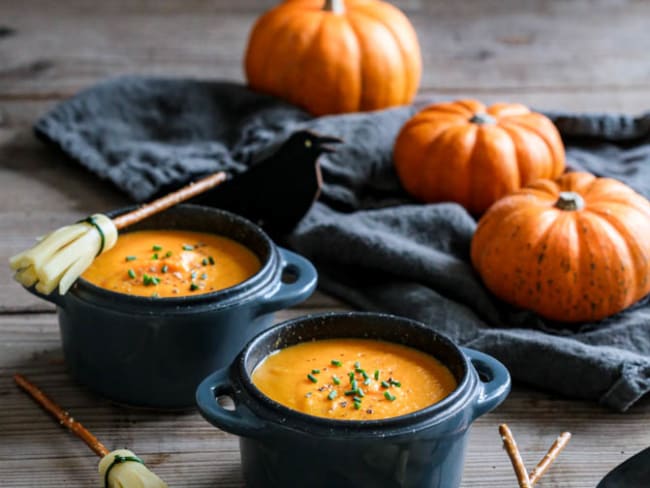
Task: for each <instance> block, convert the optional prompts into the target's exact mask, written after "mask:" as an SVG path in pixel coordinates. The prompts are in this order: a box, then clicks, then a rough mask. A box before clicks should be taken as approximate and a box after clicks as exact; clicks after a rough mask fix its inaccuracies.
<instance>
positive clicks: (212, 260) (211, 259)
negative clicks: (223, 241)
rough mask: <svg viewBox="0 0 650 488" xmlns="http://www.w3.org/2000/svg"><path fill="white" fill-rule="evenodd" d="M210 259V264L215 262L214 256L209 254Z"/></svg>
mask: <svg viewBox="0 0 650 488" xmlns="http://www.w3.org/2000/svg"><path fill="white" fill-rule="evenodd" d="M208 261H210V264H214V258H213V257H212V256H208Z"/></svg>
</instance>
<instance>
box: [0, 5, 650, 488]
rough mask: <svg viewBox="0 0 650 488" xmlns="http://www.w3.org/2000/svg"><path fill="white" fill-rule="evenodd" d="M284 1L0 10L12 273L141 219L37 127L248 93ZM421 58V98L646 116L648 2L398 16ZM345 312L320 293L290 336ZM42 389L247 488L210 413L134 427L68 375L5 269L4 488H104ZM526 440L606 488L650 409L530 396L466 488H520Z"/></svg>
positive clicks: (167, 465) (48, 333) (477, 444)
mask: <svg viewBox="0 0 650 488" xmlns="http://www.w3.org/2000/svg"><path fill="white" fill-rule="evenodd" d="M274 3H275V2H274V1H272V0H264V1H262V0H222V1H216V0H215V1H212V2H208V1H200V0H167V1H165V2H156V1H154V0H149V1H146V0H140V1H133V0H116V1H110V2H86V1H83V0H66V1H63V0H61V1H58V2H53V1H52V2H49V1H45V0H43V1H37V0H20V1H10V0H4V1H1V2H0V262H2V263H6V260H7V258H8V257H9V256H10V255H12V254H13V253H14V252H16V251H18V250H21V249H23V248H25V247H27V246H28V245H29V244H30V243H31V242H32V239H33V238H34V236H37V235H39V234H41V233H43V232H44V231H45V230H47V229H51V228H54V227H58V226H60V225H63V224H65V223H69V222H72V221H75V220H76V219H78V218H79V217H82V216H85V215H87V214H89V213H90V212H94V211H102V210H107V209H110V208H113V207H116V206H118V205H122V204H125V203H127V201H126V199H125V197H124V196H122V195H121V194H119V193H118V192H117V191H116V190H114V189H112V188H111V187H110V186H108V185H106V184H104V183H102V182H99V181H97V180H96V179H95V178H93V177H90V176H89V174H88V173H86V172H85V171H83V170H81V169H79V168H78V167H76V166H75V165H73V164H69V163H68V161H66V160H65V159H64V158H62V157H61V156H60V155H58V154H56V153H54V152H53V151H52V150H51V149H48V148H45V147H44V146H42V145H41V144H40V143H38V142H37V141H36V140H35V139H34V137H33V136H32V134H31V131H30V127H31V125H32V124H33V123H34V121H35V120H36V119H37V118H38V117H39V115H41V114H43V113H44V112H45V111H46V110H47V109H48V108H50V107H52V106H53V105H54V104H55V103H57V102H58V101H60V100H61V99H63V98H65V97H68V96H70V95H72V94H73V93H75V92H76V91H78V90H79V89H82V88H84V87H86V86H89V85H91V84H92V83H94V82H96V81H98V80H99V79H102V78H104V77H108V76H114V75H118V74H123V73H136V72H137V73H142V74H156V75H174V76H192V77H223V78H229V79H235V80H241V79H242V70H241V53H242V51H243V49H244V46H245V42H246V36H247V33H248V31H249V29H250V26H251V23H252V22H253V19H255V17H256V16H257V15H259V13H260V12H261V11H262V10H264V9H265V8H267V7H268V6H270V5H272V4H274ZM396 3H398V4H399V5H400V6H401V7H402V8H403V9H404V10H405V11H406V12H407V14H408V15H409V16H410V18H411V19H412V20H413V23H414V24H415V26H416V29H417V30H418V33H419V36H420V40H421V43H422V47H423V54H424V67H425V75H424V79H423V83H422V93H423V94H424V95H434V96H437V97H439V98H452V97H458V96H462V95H474V96H477V97H480V98H482V99H484V100H487V101H494V100H497V99H498V100H512V101H520V102H523V103H528V104H531V105H533V106H535V107H538V108H543V109H567V110H577V111H626V112H638V111H641V110H647V109H649V108H650V83H649V80H650V58H648V55H647V53H648V52H649V51H650V30H648V24H647V20H648V18H650V3H648V2H643V1H634V0H629V1H625V0H620V1H604V0H603V1H582V0H574V1H571V2H564V1H556V2H554V1H520V0H464V1H462V2H451V1H449V2H447V1H438V2H434V1H432V0H401V1H399V2H396ZM342 308H345V306H344V305H343V304H342V303H341V302H339V301H336V300H333V299H331V298H329V297H327V296H325V295H323V294H321V293H317V294H316V295H315V296H314V297H313V298H312V299H311V300H309V301H308V302H307V303H306V304H305V305H304V306H301V307H299V308H296V309H293V310H288V311H285V312H282V313H280V314H278V320H281V319H285V318H287V317H291V316H296V315H300V314H304V313H307V312H313V311H316V310H332V309H342ZM16 371H20V372H22V373H24V374H26V375H28V376H29V377H31V378H33V379H34V380H35V381H36V382H37V383H38V384H39V385H41V386H42V387H43V388H44V389H46V390H47V391H48V392H49V393H50V394H51V395H52V396H53V397H54V398H55V399H56V400H58V401H59V402H60V403H61V404H62V405H65V406H66V407H67V408H69V409H70V410H71V411H72V412H74V414H75V417H77V418H78V419H81V420H82V421H84V422H85V423H86V424H87V425H88V427H90V428H91V429H92V430H93V431H94V432H95V433H96V434H97V435H98V436H99V437H100V438H102V439H104V440H105V441H106V443H107V444H108V446H110V447H122V446H129V447H130V448H132V449H133V450H134V451H136V452H137V453H139V454H140V455H142V456H143V457H144V458H145V459H146V460H147V462H148V464H149V465H150V466H151V467H152V468H154V470H155V471H156V472H157V473H159V474H160V475H161V476H162V477H163V478H165V479H166V480H167V481H168V482H169V484H170V485H171V486H192V487H214V486H221V487H233V486H241V484H242V479H241V475H240V471H239V453H238V445H237V441H236V439H235V438H234V437H232V436H230V435H227V434H224V433H222V432H219V431H217V430H216V429H214V428H212V427H210V426H209V425H208V424H206V423H205V422H204V421H203V420H202V419H201V418H200V417H199V416H198V415H197V414H196V413H187V414H152V413H149V412H142V411H133V410H125V409H122V408H118V407H115V406H112V405H111V404H110V403H109V402H107V401H105V400H102V399H100V398H97V397H95V396H93V395H91V394H89V393H88V392H87V391H85V390H84V389H83V388H82V387H80V386H78V385H75V384H74V383H73V382H72V381H70V379H69V378H68V376H67V375H66V373H65V367H64V363H63V357H62V351H61V347H60V344H59V335H58V329H57V324H56V317H55V315H54V309H53V308H52V307H51V306H50V305H48V304H47V303H44V302H42V301H38V300H36V299H34V298H33V297H31V296H30V295H28V294H27V293H25V292H24V291H23V290H22V289H20V287H19V286H18V285H17V284H15V283H14V282H12V280H11V277H10V273H9V271H8V269H7V266H6V265H2V266H0V406H1V408H0V486H2V487H12V488H16V487H35V486H38V487H41V488H46V487H76V486H90V485H92V484H93V483H95V479H96V460H95V459H94V458H93V455H92V454H91V453H90V451H88V450H86V449H85V447H84V446H83V445H81V444H80V443H79V441H77V440H76V439H75V438H73V437H72V436H70V435H68V434H66V433H65V432H64V431H62V430H61V429H59V428H58V427H57V426H56V424H54V423H53V422H52V421H51V420H50V419H49V418H48V417H47V416H46V415H45V414H44V413H43V412H41V411H40V410H39V409H38V408H37V407H35V406H34V405H33V404H32V403H31V401H30V400H29V399H28V398H27V397H26V396H25V395H23V394H22V393H20V392H19V391H18V390H17V389H16V388H15V387H14V385H13V384H12V382H11V374H12V373H14V372H16ZM501 422H507V423H508V424H510V426H511V428H512V429H513V431H514V433H515V435H516V437H517V440H518V442H519V445H520V447H521V449H522V451H523V453H524V458H525V460H526V461H527V462H528V464H529V465H530V466H531V467H532V466H533V464H534V463H535V462H536V461H537V460H539V459H540V458H541V456H542V455H543V453H544V451H545V450H546V448H547V447H548V446H549V445H550V443H551V442H552V441H553V439H554V438H555V436H556V435H557V434H558V433H559V432H560V431H562V430H570V431H572V432H573V433H574V439H573V440H572V442H571V443H570V445H569V447H568V449H567V450H566V451H565V452H564V453H563V454H562V455H561V457H560V459H559V460H558V462H557V463H556V464H555V465H554V466H553V468H552V469H551V471H550V473H549V474H548V475H547V476H546V477H545V478H544V479H543V480H542V483H540V486H543V487H547V488H548V487H563V488H569V487H575V488H586V487H594V486H595V484H596V482H597V480H599V479H600V478H601V477H602V476H603V475H604V474H605V473H606V472H607V471H608V470H609V469H611V468H612V467H614V466H615V465H616V464H618V463H619V462H621V461H622V460H624V459H625V458H626V457H628V456H629V455H631V454H632V453H634V452H636V451H638V450H640V449H641V448H644V447H647V446H648V445H650V429H649V428H648V425H649V423H650V401H649V400H647V399H646V400H643V401H641V402H640V403H639V404H638V405H637V406H635V407H634V408H633V409H631V411H629V412H628V413H626V414H616V413H612V412H609V411H607V410H604V409H602V408H600V407H598V406H597V405H594V404H589V403H582V402H575V401H569V400H565V399H562V398H558V397H556V396H554V395H549V394H546V393H543V392H537V391H532V390H530V389H528V388H526V387H525V386H524V385H516V387H515V388H514V391H513V393H512V395H511V396H510V398H509V399H508V400H507V401H506V402H505V403H504V404H503V406H501V407H500V408H499V409H498V410H497V411H495V412H494V413H492V414H489V415H486V416H485V417H483V418H481V419H480V420H479V421H478V422H476V424H475V427H474V429H473V432H472V437H471V445H470V448H469V453H468V456H467V462H466V469H465V477H464V483H463V486H464V487H468V488H469V487H498V488H503V487H507V486H515V485H516V483H515V481H514V477H513V474H512V470H511V468H510V465H509V462H508V459H507V457H506V455H505V453H504V452H503V450H502V449H501V441H500V439H499V436H498V434H497V425H498V424H499V423H501Z"/></svg>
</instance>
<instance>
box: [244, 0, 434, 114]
mask: <svg viewBox="0 0 650 488" xmlns="http://www.w3.org/2000/svg"><path fill="white" fill-rule="evenodd" d="M245 69H246V76H247V78H248V83H249V84H250V86H251V87H252V88H254V89H256V90H259V91H262V92H266V93H269V94H271V95H275V96H278V97H281V98H284V99H285V100H288V101H289V102H292V103H294V104H296V105H299V106H301V107H303V108H305V109H307V110H308V111H309V112H311V113H312V114H314V115H324V114H333V113H343V112H355V111H360V110H375V109H380V108H384V107H390V106H393V105H403V104H407V103H409V102H411V101H412V100H413V97H414V96H415V93H416V92H417V89H418V86H419V84H420V76H421V72H422V61H421V55H420V46H419V44H418V40H417V36H416V33H415V30H414V29H413V27H412V26H411V23H410V22H409V21H408V19H407V18H406V16H405V15H404V14H403V13H402V12H401V11H400V10H398V9H397V8H396V7H393V6H392V5H390V4H388V3H385V2H381V1H379V0H345V1H344V0H288V1H285V2H284V3H282V4H280V5H279V6H277V7H275V8H273V9H271V10H269V11H268V12H267V13H266V14H264V15H263V16H262V17H261V18H260V19H259V20H258V21H257V23H256V24H255V26H254V28H253V31H252V33H251V35H250V39H249V42H248V49H247V51H246V61H245Z"/></svg>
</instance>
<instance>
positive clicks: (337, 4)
mask: <svg viewBox="0 0 650 488" xmlns="http://www.w3.org/2000/svg"><path fill="white" fill-rule="evenodd" d="M323 10H325V11H326V12H332V13H334V14H342V13H344V12H345V4H344V3H343V0H325V5H324V6H323Z"/></svg>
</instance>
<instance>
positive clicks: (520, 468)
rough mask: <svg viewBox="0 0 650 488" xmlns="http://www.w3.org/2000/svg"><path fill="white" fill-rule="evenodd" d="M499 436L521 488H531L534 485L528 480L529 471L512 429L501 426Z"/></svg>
mask: <svg viewBox="0 0 650 488" xmlns="http://www.w3.org/2000/svg"><path fill="white" fill-rule="evenodd" d="M499 434H501V440H502V441H503V447H505V450H506V452H507V453H508V457H509V458H510V462H511V463H512V467H513V468H514V470H515V474H516V475H517V482H518V483H519V488H531V487H532V486H533V485H532V483H531V482H530V479H529V478H528V470H527V469H526V466H525V465H524V460H523V459H522V458H521V454H520V453H519V449H518V448H517V443H516V442H515V438H514V437H513V435H512V432H511V431H510V428H509V427H508V426H507V425H506V424H501V425H499Z"/></svg>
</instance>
